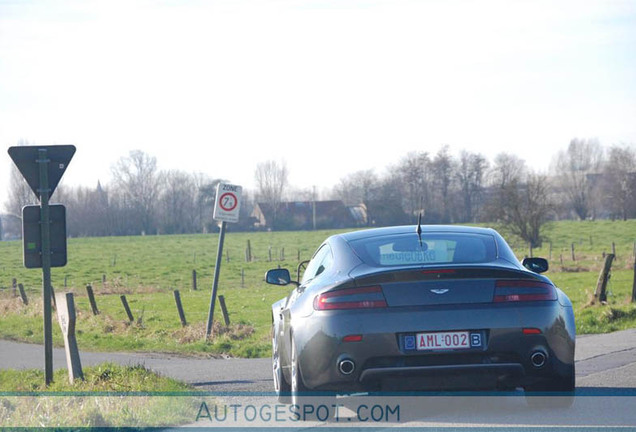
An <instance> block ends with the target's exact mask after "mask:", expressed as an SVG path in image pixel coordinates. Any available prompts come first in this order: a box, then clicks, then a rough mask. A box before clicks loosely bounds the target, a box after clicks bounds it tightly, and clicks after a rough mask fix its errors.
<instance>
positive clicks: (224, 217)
mask: <svg viewBox="0 0 636 432" xmlns="http://www.w3.org/2000/svg"><path fill="white" fill-rule="evenodd" d="M242 190H243V188H242V187H241V186H237V185H233V184H228V183H219V184H218V185H217V187H216V200H215V202H214V216H213V217H214V219H215V220H218V221H222V222H238V220H239V210H240V208H241V192H242Z"/></svg>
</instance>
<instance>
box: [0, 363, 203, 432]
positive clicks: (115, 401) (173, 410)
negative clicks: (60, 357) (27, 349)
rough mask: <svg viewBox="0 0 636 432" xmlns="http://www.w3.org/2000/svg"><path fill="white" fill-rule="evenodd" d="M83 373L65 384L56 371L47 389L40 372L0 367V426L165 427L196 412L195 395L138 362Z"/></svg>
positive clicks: (65, 378)
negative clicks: (0, 394)
mask: <svg viewBox="0 0 636 432" xmlns="http://www.w3.org/2000/svg"><path fill="white" fill-rule="evenodd" d="M84 377H85V380H83V381H81V380H76V381H75V383H74V384H69V381H68V376H67V371H66V370H63V369H61V370H58V371H56V372H55V374H54V382H53V383H52V384H51V385H50V386H49V387H46V386H45V385H44V373H43V372H42V371H39V370H22V371H16V370H0V391H1V392H3V393H4V394H3V396H2V398H1V399H0V427H1V428H7V427H148V426H166V425H179V424H184V423H188V422H191V421H192V420H193V418H194V417H193V412H194V413H196V406H197V404H196V402H195V400H194V399H195V398H194V397H191V396H190V397H188V396H183V397H182V396H178V394H179V393H181V392H188V393H189V394H190V395H191V394H192V392H193V388H192V387H190V386H188V385H186V384H183V383H180V382H178V381H175V380H173V379H170V378H165V377H161V376H159V375H157V374H155V373H153V372H151V371H149V370H147V369H146V368H145V367H143V366H118V365H115V364H110V363H104V364H101V365H99V366H94V367H89V368H85V369H84ZM95 392H99V393H95ZM113 392H114V393H113ZM150 392H152V393H150Z"/></svg>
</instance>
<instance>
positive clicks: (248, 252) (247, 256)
mask: <svg viewBox="0 0 636 432" xmlns="http://www.w3.org/2000/svg"><path fill="white" fill-rule="evenodd" d="M245 262H252V244H251V243H250V241H249V240H248V241H247V248H246V249H245Z"/></svg>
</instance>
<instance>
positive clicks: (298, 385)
mask: <svg viewBox="0 0 636 432" xmlns="http://www.w3.org/2000/svg"><path fill="white" fill-rule="evenodd" d="M290 387H291V403H292V405H298V406H301V404H302V396H304V395H305V393H306V392H307V387H305V384H304V383H303V378H302V375H301V371H300V367H299V366H298V351H297V350H296V343H295V342H294V338H293V337H292V340H291V383H290Z"/></svg>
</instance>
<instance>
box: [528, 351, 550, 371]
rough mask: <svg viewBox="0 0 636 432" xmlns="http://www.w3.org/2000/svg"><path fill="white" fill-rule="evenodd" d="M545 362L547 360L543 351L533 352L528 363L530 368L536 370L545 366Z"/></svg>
mask: <svg viewBox="0 0 636 432" xmlns="http://www.w3.org/2000/svg"><path fill="white" fill-rule="evenodd" d="M546 360H547V356H546V355H545V353H544V352H543V351H535V352H534V353H532V355H531V356H530V362H531V363H532V366H534V367H535V368H537V369H539V368H542V367H543V366H545V362H546Z"/></svg>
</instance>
